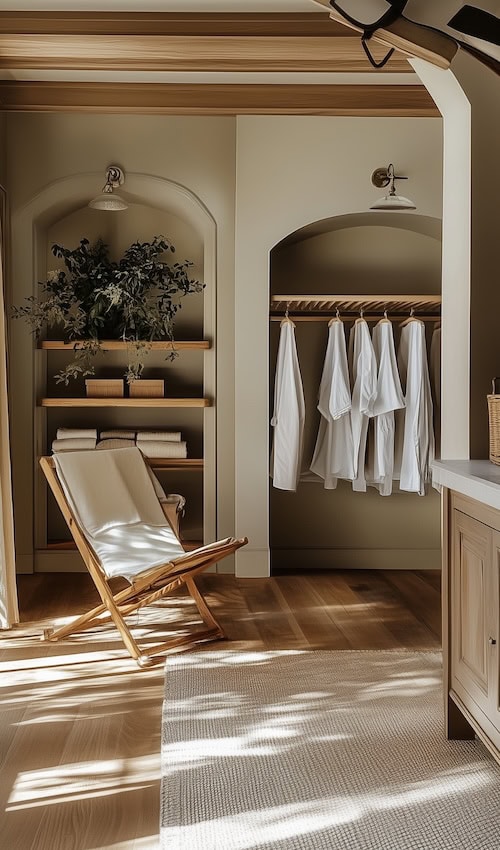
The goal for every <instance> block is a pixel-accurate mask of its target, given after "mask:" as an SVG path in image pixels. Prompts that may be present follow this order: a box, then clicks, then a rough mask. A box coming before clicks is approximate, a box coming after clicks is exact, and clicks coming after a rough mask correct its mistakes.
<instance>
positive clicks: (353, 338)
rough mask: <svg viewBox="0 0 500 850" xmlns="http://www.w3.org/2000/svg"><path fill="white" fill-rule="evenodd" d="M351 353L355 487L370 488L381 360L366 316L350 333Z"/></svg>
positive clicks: (360, 490) (357, 320) (357, 489)
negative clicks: (368, 464)
mask: <svg viewBox="0 0 500 850" xmlns="http://www.w3.org/2000/svg"><path fill="white" fill-rule="evenodd" d="M349 357H350V361H351V375H352V381H353V390H352V407H351V427H352V441H353V458H354V479H353V482H352V489H353V490H355V491H357V492H360V493H364V492H365V491H366V479H365V455H366V438H367V435H368V420H369V418H370V417H371V416H373V405H374V403H375V399H376V396H377V361H376V359H375V353H374V351H373V345H372V341H371V338H370V331H369V330H368V325H367V323H366V322H365V320H364V319H356V321H355V323H354V325H353V327H352V328H351V334H350V337H349Z"/></svg>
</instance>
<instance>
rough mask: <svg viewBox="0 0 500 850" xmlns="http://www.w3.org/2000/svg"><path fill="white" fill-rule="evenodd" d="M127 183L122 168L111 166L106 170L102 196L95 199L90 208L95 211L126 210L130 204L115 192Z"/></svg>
mask: <svg viewBox="0 0 500 850" xmlns="http://www.w3.org/2000/svg"><path fill="white" fill-rule="evenodd" d="M124 182H125V175H124V173H123V171H122V169H121V168H119V167H118V166H117V165H109V166H108V168H107V170H106V183H105V184H104V186H103V189H102V192H101V194H100V195H97V198H93V199H92V200H91V201H90V203H89V207H92V209H93V210H112V211H115V210H126V209H127V208H128V204H127V202H126V201H124V200H123V198H122V197H121V195H118V194H117V192H115V191H114V190H115V189H117V188H118V187H119V186H122V185H123V183H124Z"/></svg>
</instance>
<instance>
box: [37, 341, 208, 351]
mask: <svg viewBox="0 0 500 850" xmlns="http://www.w3.org/2000/svg"><path fill="white" fill-rule="evenodd" d="M144 344H145V345H147V347H148V348H150V349H151V350H152V351H197V350H206V349H208V348H210V347H211V344H212V343H211V342H210V340H209V339H194V340H178V339H176V340H174V342H169V341H168V340H157V341H154V342H149V341H148V340H145V341H144ZM99 345H100V347H101V349H102V350H103V351H124V350H126V349H127V348H129V347H130V346H133V345H134V343H133V342H123V341H122V340H119V339H103V340H101V341H100V343H99ZM82 347H83V340H75V341H73V342H63V341H62V340H59V339H44V340H41V341H40V342H39V343H38V348H41V349H42V350H43V351H75V350H79V349H81V348H82Z"/></svg>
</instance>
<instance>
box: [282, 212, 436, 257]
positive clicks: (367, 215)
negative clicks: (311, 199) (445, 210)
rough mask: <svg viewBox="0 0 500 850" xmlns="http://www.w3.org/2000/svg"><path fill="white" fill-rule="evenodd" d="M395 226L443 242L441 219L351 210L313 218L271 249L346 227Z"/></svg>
mask: <svg viewBox="0 0 500 850" xmlns="http://www.w3.org/2000/svg"><path fill="white" fill-rule="evenodd" d="M370 226H371V227H373V226H378V227H394V228H396V229H399V230H410V231H412V232H413V233H420V234H422V235H423V236H429V237H430V238H431V239H436V240H437V241H441V219H440V218H436V217H435V216H430V215H415V214H412V213H406V212H403V213H398V212H392V213H391V212H376V211H373V212H370V211H368V212H352V213H347V214H345V215H342V214H340V215H334V216H328V218H323V219H321V220H320V221H312V222H309V223H308V224H306V225H304V226H303V227H300V228H299V229H298V230H295V231H294V232H293V233H290V234H288V236H285V238H284V239H281V241H280V242H278V243H277V244H276V245H274V246H273V248H272V250H273V251H274V250H275V249H276V248H280V247H285V246H287V245H292V244H294V243H296V242H301V241H302V240H304V239H311V238H313V237H315V236H320V235H321V234H323V233H330V232H332V231H336V230H344V229H345V228H351V227H370Z"/></svg>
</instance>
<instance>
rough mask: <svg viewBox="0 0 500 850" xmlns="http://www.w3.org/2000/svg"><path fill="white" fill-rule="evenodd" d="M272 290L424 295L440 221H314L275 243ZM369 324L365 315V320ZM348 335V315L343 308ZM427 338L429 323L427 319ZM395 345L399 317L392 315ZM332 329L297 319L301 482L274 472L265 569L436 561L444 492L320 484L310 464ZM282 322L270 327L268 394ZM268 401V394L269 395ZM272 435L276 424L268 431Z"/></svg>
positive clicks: (432, 281) (400, 216) (393, 216)
mask: <svg viewBox="0 0 500 850" xmlns="http://www.w3.org/2000/svg"><path fill="white" fill-rule="evenodd" d="M270 268H271V272H270V290H271V294H272V295H284V294H289V295H299V294H305V295H312V294H315V295H333V294H339V295H340V294H342V295H343V296H348V295H366V296H367V297H369V296H370V295H376V296H377V297H378V296H380V294H387V295H402V294H408V295H409V294H412V295H426V294H439V293H440V292H441V220H440V219H437V218H433V217H431V216H423V215H422V216H419V215H408V214H407V213H404V212H400V213H398V212H393V213H379V212H360V213H351V214H349V215H340V216H333V217H332V216H331V217H328V218H327V219H322V220H320V221H318V222H311V223H309V224H308V225H306V226H305V227H302V228H300V229H299V230H298V231H295V232H293V233H291V234H289V235H288V236H287V237H285V238H284V239H283V240H281V241H280V242H279V243H278V244H277V245H275V247H274V248H273V250H272V252H271V263H270ZM373 324H374V323H372V322H370V328H371V327H372V326H373ZM344 327H345V330H346V334H347V336H348V335H349V332H350V328H351V327H352V319H346V318H345V317H344ZM427 330H428V341H429V343H430V339H431V335H432V331H433V325H432V324H429V325H428V326H427ZM394 334H395V339H396V344H397V341H398V339H399V329H398V323H394ZM327 336H328V326H327V322H320V323H316V322H297V323H296V328H295V337H296V344H297V352H298V358H299V364H300V370H301V375H302V382H303V389H304V397H305V408H306V417H305V429H304V452H303V459H302V471H303V473H302V475H301V481H300V483H299V486H298V488H297V491H296V492H295V493H294V492H288V491H283V490H279V489H276V488H274V487H273V486H272V482H271V481H270V485H269V486H270V492H269V517H270V519H269V545H270V552H271V570H272V572H273V574H276V573H278V572H280V571H289V570H291V569H292V570H298V571H300V572H302V573H307V572H308V571H310V570H315V569H335V568H336V569H349V568H364V569H373V568H375V569H392V568H396V569H401V568H403V567H405V568H407V569H425V568H432V569H439V567H440V561H441V551H440V498H439V494H438V493H437V492H436V491H435V490H433V489H432V488H429V490H428V493H427V495H426V497H425V498H421V497H419V496H418V495H416V494H410V493H401V492H399V490H398V488H397V486H396V485H395V486H394V490H393V494H392V496H391V497H390V498H383V497H381V496H380V494H379V493H378V491H377V490H376V489H375V488H373V487H368V488H367V492H366V493H355V492H353V490H352V486H351V484H350V482H347V481H339V483H338V486H337V489H336V490H325V489H324V486H323V481H322V480H321V479H320V478H319V477H318V476H316V475H314V474H313V473H310V472H308V469H309V465H310V462H311V459H312V455H313V451H314V446H315V443H316V437H317V434H318V427H319V422H320V415H319V413H318V411H317V408H316V405H317V394H318V387H319V382H320V378H321V373H322V370H323V361H324V355H325V350H326V343H327ZM278 341H279V323H278V322H272V323H271V326H270V353H269V385H270V394H271V396H272V393H273V386H274V374H275V364H276V355H277V349H278ZM270 404H271V406H272V404H273V399H272V398H271V399H270ZM271 439H272V432H271Z"/></svg>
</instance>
